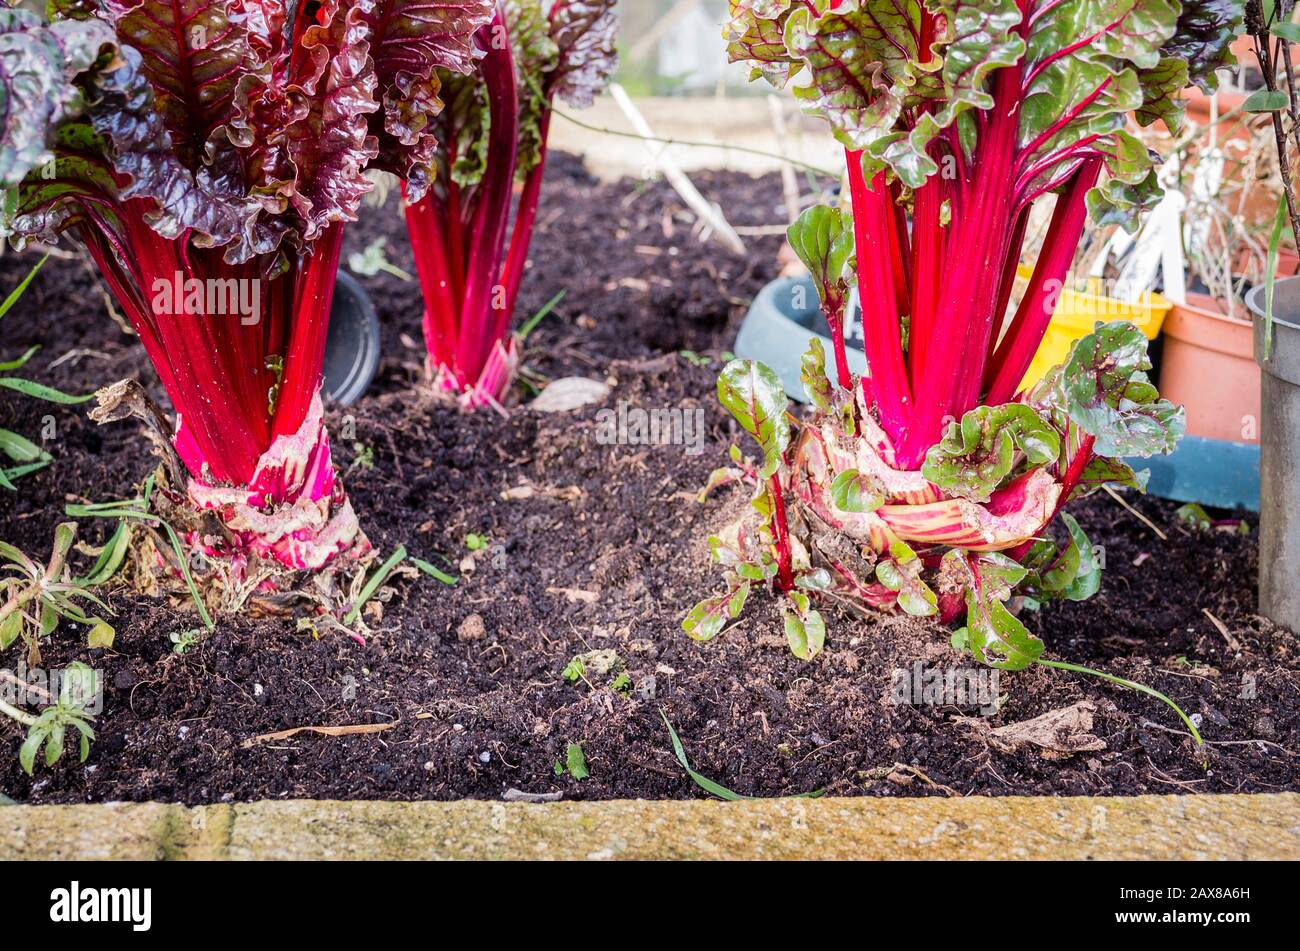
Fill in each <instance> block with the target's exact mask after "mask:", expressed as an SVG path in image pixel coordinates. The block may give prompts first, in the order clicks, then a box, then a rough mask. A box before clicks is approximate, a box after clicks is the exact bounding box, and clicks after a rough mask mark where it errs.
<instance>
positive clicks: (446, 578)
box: [411, 557, 459, 587]
mask: <svg viewBox="0 0 1300 951" xmlns="http://www.w3.org/2000/svg"><path fill="white" fill-rule="evenodd" d="M411 564H413V565H415V567H417V568H419V569H420V570H421V571H423V572H424V573H425V574H426V575H428V576H429V577H430V578H436V579H437V580H439V581H441V582H442V583H443V584H445V585H447V586H448V587H450V586H452V585H454V584H455V583H456V582H457V581H458V580H459V579H457V578H453V577H452V576H451V575H449V574H447V572H445V571H443V570H442V569H441V568H439V567H438V566H437V565H431V564H429V562H427V561H425V560H424V559H422V558H414V557H413V558H411Z"/></svg>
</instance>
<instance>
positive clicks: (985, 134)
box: [686, 0, 1242, 668]
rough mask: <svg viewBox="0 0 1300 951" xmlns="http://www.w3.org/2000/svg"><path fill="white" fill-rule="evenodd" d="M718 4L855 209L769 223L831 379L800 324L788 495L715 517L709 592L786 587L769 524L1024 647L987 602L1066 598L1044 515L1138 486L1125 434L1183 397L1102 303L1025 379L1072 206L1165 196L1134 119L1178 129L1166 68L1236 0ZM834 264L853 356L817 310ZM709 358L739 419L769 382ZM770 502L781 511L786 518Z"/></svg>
mask: <svg viewBox="0 0 1300 951" xmlns="http://www.w3.org/2000/svg"><path fill="white" fill-rule="evenodd" d="M730 13H731V17H730V21H729V24H728V27H727V30H726V35H727V40H728V43H729V47H728V48H729V52H730V55H731V58H732V60H733V61H740V62H745V63H748V64H750V65H751V66H752V67H753V76H754V77H755V78H757V77H763V78H765V79H767V80H769V81H770V82H772V83H774V84H775V85H777V86H784V85H786V84H787V83H789V82H790V81H791V80H792V79H794V78H795V77H796V76H798V77H800V82H799V83H798V84H797V85H795V87H794V93H795V95H796V97H798V98H799V99H800V100H802V101H803V102H804V103H805V105H806V107H807V109H808V111H809V112H811V113H813V114H815V115H818V116H820V117H822V118H824V119H825V120H826V121H827V122H828V123H829V124H830V126H831V128H832V130H833V131H834V134H835V136H836V137H837V139H838V140H839V141H840V142H841V143H842V144H843V146H844V149H845V155H846V158H847V161H848V174H849V186H850V187H849V191H850V198H851V213H850V212H849V211H848V210H840V209H830V208H814V209H811V210H809V211H808V212H806V213H805V214H804V215H803V217H802V218H801V219H800V220H799V221H798V222H797V223H796V224H795V225H794V226H792V227H791V229H790V235H789V237H790V243H791V245H792V247H793V248H794V250H795V251H796V252H797V253H798V254H799V256H800V257H801V258H802V259H803V261H804V263H805V264H806V265H807V267H808V269H809V271H810V272H811V275H812V279H813V282H814V284H815V285H816V287H817V290H818V293H819V294H820V296H821V300H822V304H823V310H824V311H825V314H826V317H827V320H828V322H829V324H830V331H831V340H832V343H833V347H834V351H835V352H834V355H833V369H832V371H831V373H830V378H829V379H827V374H826V364H827V362H828V361H827V357H826V355H825V353H824V352H823V350H822V348H821V347H820V346H816V345H815V346H814V347H813V349H812V350H810V351H809V354H808V355H807V356H806V357H805V359H804V372H803V379H804V385H805V389H806V390H807V392H808V394H809V396H810V398H811V401H812V403H813V411H812V413H811V415H810V416H809V418H807V419H806V420H805V421H804V422H803V423H802V425H801V426H799V427H798V432H797V433H795V434H793V435H790V436H789V437H788V448H786V449H784V450H783V451H782V453H781V456H780V459H781V466H782V467H783V468H781V469H780V470H779V471H782V472H785V473H786V476H785V479H784V491H785V492H787V493H789V494H790V495H791V497H792V498H791V499H790V500H789V503H788V504H785V505H781V504H766V503H765V504H764V506H763V508H762V509H761V512H762V513H763V526H761V527H760V535H759V536H757V540H756V542H755V543H754V544H751V545H749V546H748V547H745V548H744V550H743V551H739V550H738V548H737V546H736V544H734V539H736V538H738V537H739V538H746V537H751V536H752V533H751V535H750V536H747V535H746V534H745V533H744V532H743V531H740V530H737V529H735V528H732V529H729V530H728V531H727V532H725V533H724V534H723V535H722V536H719V538H718V539H715V540H714V541H715V544H714V546H713V552H714V558H715V560H717V561H719V562H720V563H722V564H723V565H724V566H725V567H726V568H727V570H728V573H729V578H731V579H733V580H732V581H729V590H728V594H729V595H733V594H734V592H735V591H736V590H738V587H737V584H736V582H735V581H734V579H735V578H739V579H741V580H745V579H751V580H764V581H768V580H772V579H774V578H777V579H778V580H777V583H776V584H775V585H774V587H776V588H777V589H778V590H783V591H784V590H789V588H790V585H788V584H786V583H784V582H783V581H781V580H780V579H779V578H778V574H777V572H776V571H775V570H774V569H773V568H772V567H771V565H773V564H779V561H780V557H781V555H782V552H781V550H780V548H781V547H782V546H784V548H786V549H789V550H791V551H793V552H794V553H795V555H794V558H793V563H794V579H793V580H794V588H795V589H801V588H802V589H807V590H810V591H812V592H822V593H825V594H827V595H830V596H833V597H835V598H837V599H842V600H850V601H856V602H858V603H860V604H863V605H866V606H868V607H872V608H877V609H880V608H895V609H898V610H902V611H905V612H907V613H910V614H915V615H922V616H927V615H934V616H937V617H939V618H941V619H942V620H944V621H947V620H950V619H953V618H955V617H956V616H957V615H958V614H960V613H961V612H962V611H963V610H964V613H965V623H966V626H965V628H964V629H963V630H962V631H960V632H959V637H960V639H961V640H962V643H964V644H966V645H967V646H969V648H970V649H971V651H972V652H973V653H974V654H975V655H976V657H977V658H978V659H980V660H981V661H986V662H988V663H992V664H995V665H997V666H1003V667H1008V668H1020V667H1024V666H1026V665H1028V664H1030V663H1033V662H1034V661H1036V660H1037V658H1038V656H1039V654H1040V653H1041V651H1042V648H1043V645H1042V643H1041V642H1040V641H1038V640H1037V639H1036V638H1034V637H1033V636H1032V635H1031V634H1030V633H1029V632H1028V630H1026V628H1025V627H1024V625H1023V624H1022V623H1021V622H1020V620H1019V619H1018V618H1016V617H1015V616H1014V615H1013V614H1012V613H1011V612H1010V611H1008V610H1007V608H1006V607H1005V606H1004V605H1003V602H1004V601H1005V600H1007V599H1008V598H1009V597H1010V596H1011V594H1012V592H1014V591H1016V590H1019V591H1021V592H1022V593H1025V594H1027V595H1029V596H1030V598H1031V600H1032V601H1035V602H1036V601H1041V600H1042V599H1045V598H1047V597H1066V598H1073V599H1081V598H1084V597H1087V596H1089V595H1090V594H1092V593H1093V591H1095V590H1096V585H1097V583H1098V582H1097V578H1098V573H1097V564H1096V561H1097V560H1096V558H1095V557H1094V555H1093V551H1092V547H1091V545H1090V544H1089V543H1088V541H1087V538H1086V537H1085V536H1084V535H1083V533H1082V531H1081V530H1079V528H1078V526H1077V524H1075V523H1074V522H1073V521H1072V520H1070V519H1069V518H1068V516H1067V517H1066V525H1067V528H1068V530H1069V540H1068V542H1067V543H1066V544H1065V545H1063V546H1060V547H1058V546H1056V545H1055V544H1053V543H1051V542H1050V541H1046V540H1044V538H1045V535H1046V532H1047V528H1048V525H1049V523H1050V522H1051V521H1052V519H1053V518H1054V517H1055V515H1056V514H1057V512H1058V511H1059V509H1060V508H1061V506H1062V505H1064V504H1065V502H1066V501H1067V500H1068V499H1070V498H1072V497H1075V496H1077V495H1079V494H1080V493H1083V492H1087V491H1089V490H1091V489H1094V488H1096V487H1097V486H1099V485H1100V484H1102V483H1104V482H1119V483H1122V484H1127V485H1132V486H1137V487H1140V486H1141V485H1142V484H1143V479H1142V477H1141V476H1139V475H1137V474H1135V473H1134V472H1133V470H1132V469H1130V468H1129V467H1128V466H1127V465H1126V464H1125V463H1123V462H1122V461H1120V460H1121V458H1123V457H1132V456H1149V455H1153V454H1156V453H1165V452H1170V451H1172V450H1173V448H1174V445H1175V443H1176V442H1177V440H1178V439H1179V437H1180V436H1181V435H1182V431H1183V414H1182V410H1181V409H1180V408H1178V407H1175V406H1173V405H1171V404H1170V403H1169V402H1168V401H1165V400H1162V399H1160V398H1159V395H1158V394H1157V393H1156V391H1155V388H1154V387H1153V386H1152V385H1151V383H1150V381H1149V380H1148V378H1147V375H1146V371H1147V370H1148V369H1150V362H1149V361H1148V359H1147V355H1146V340H1145V338H1144V337H1143V335H1142V333H1141V332H1140V331H1139V330H1138V329H1137V328H1136V327H1135V326H1133V325H1132V324H1130V323H1126V322H1116V323H1110V324H1105V325H1101V324H1099V325H1098V327H1097V329H1096V330H1095V332H1094V333H1092V334H1090V335H1089V336H1087V337H1085V338H1084V339H1083V340H1080V341H1079V342H1078V343H1077V344H1076V345H1075V346H1074V348H1073V350H1072V351H1071V352H1070V355H1069V357H1068V358H1067V360H1066V362H1065V363H1064V364H1063V365H1062V366H1059V367H1057V368H1055V369H1054V370H1052V371H1051V372H1050V373H1049V374H1048V375H1047V376H1046V378H1045V379H1043V380H1042V381H1041V382H1040V383H1038V384H1036V385H1035V386H1033V387H1030V388H1028V390H1026V389H1025V388H1023V387H1022V385H1021V381H1022V379H1023V378H1024V376H1025V372H1026V370H1027V368H1028V366H1029V363H1030V360H1031V359H1032V357H1033V356H1034V354H1035V352H1036V351H1037V350H1038V346H1039V344H1040V342H1041V340H1042V338H1043V334H1044V333H1045V331H1046V329H1047V326H1048V323H1049V321H1050V320H1051V317H1052V310H1053V308H1054V306H1055V301H1056V297H1057V295H1058V294H1059V291H1060V289H1061V287H1062V285H1063V283H1064V282H1065V281H1066V280H1067V276H1068V271H1069V267H1070V264H1071V261H1072V260H1073V258H1074V254H1075V250H1076V248H1077V246H1078V243H1079V240H1080V237H1081V235H1082V233H1083V229H1084V227H1085V225H1086V223H1087V219H1088V218H1089V216H1091V218H1092V219H1093V220H1094V221H1096V222H1098V223H1101V224H1113V223H1120V224H1124V225H1125V226H1127V227H1133V226H1135V225H1136V219H1137V216H1138V214H1139V213H1140V212H1141V211H1142V210H1143V209H1145V208H1147V207H1150V206H1151V205H1152V204H1153V202H1154V201H1156V200H1158V198H1159V191H1160V190H1159V187H1158V185H1157V183H1156V176H1155V163H1156V161H1157V160H1158V157H1157V156H1154V155H1152V154H1150V153H1149V152H1148V150H1147V149H1146V147H1145V146H1144V145H1142V143H1141V142H1140V141H1139V140H1138V138H1137V137H1136V136H1135V135H1134V134H1133V133H1132V131H1130V123H1131V121H1132V117H1134V116H1136V120H1137V121H1138V122H1141V123H1143V124H1149V123H1151V122H1153V121H1155V120H1156V119H1162V120H1164V121H1165V122H1166V123H1167V124H1168V125H1169V126H1170V127H1171V128H1175V129H1176V128H1177V126H1178V124H1179V122H1180V120H1181V116H1182V104H1181V102H1180V101H1179V100H1178V99H1177V98H1176V97H1177V95H1178V92H1179V90H1181V89H1183V88H1184V87H1186V86H1188V85H1189V84H1190V83H1192V82H1196V83H1199V84H1201V85H1202V86H1204V87H1210V86H1212V84H1213V82H1214V70H1215V69H1216V68H1217V67H1219V66H1222V65H1224V64H1225V63H1227V62H1230V61H1231V57H1230V54H1229V52H1228V44H1229V42H1230V41H1231V39H1232V37H1233V35H1234V33H1235V28H1234V25H1235V24H1239V23H1240V20H1241V15H1242V10H1241V2H1240V0H1123V2H1100V0H978V2H976V0H924V2H922V0H731V4H730ZM1049 196H1050V197H1049ZM1041 201H1054V203H1055V205H1054V210H1053V212H1052V217H1051V223H1050V226H1049V228H1048V230H1047V234H1046V241H1045V243H1044V246H1043V248H1042V251H1041V252H1040V253H1039V255H1038V258H1037V260H1036V261H1035V262H1033V269H1032V276H1031V278H1030V279H1029V281H1028V287H1027V289H1026V291H1025V294H1024V296H1023V298H1022V299H1021V301H1020V303H1019V304H1018V306H1017V307H1016V308H1015V310H1014V313H1013V314H1011V315H1007V311H1008V309H1009V302H1010V299H1011V294H1012V286H1013V282H1014V280H1015V277H1016V269H1017V266H1018V265H1019V264H1020V259H1021V251H1022V244H1023V241H1024V236H1025V230H1026V223H1027V221H1028V218H1029V214H1030V212H1031V210H1032V209H1033V207H1034V206H1035V205H1036V203H1038V202H1041ZM853 262H855V263H853ZM855 280H856V283H857V285H858V288H859V290H860V292H861V293H860V299H861V302H862V323H863V335H864V338H865V340H864V348H865V354H866V360H867V367H868V371H867V374H866V375H865V376H863V377H862V378H861V379H854V378H852V377H851V375H850V374H849V373H848V369H847V360H846V357H845V353H844V339H843V334H842V332H840V329H839V326H840V324H841V322H842V320H843V311H844V301H845V299H846V296H847V293H848V290H849V287H850V285H851V283H852V282H853V281H855ZM723 377H724V379H745V380H751V381H754V386H753V387H751V389H753V390H754V391H755V392H753V393H751V394H749V396H748V398H747V400H745V401H744V403H743V404H738V403H737V401H735V400H728V399H727V398H724V399H723V403H724V405H725V406H726V407H727V408H728V409H729V410H731V411H732V412H733V414H735V415H736V416H737V419H739V420H740V422H741V423H742V425H743V426H744V428H746V429H747V430H749V431H750V432H751V434H753V433H754V432H755V430H754V428H753V427H752V426H751V425H750V424H749V420H750V419H752V418H753V415H754V414H753V413H752V411H751V410H749V409H748V407H750V406H753V405H764V404H766V403H771V402H772V401H776V400H778V398H779V399H780V400H781V401H783V399H784V395H783V394H781V393H780V384H779V383H778V382H776V380H775V377H774V376H771V375H770V374H764V373H762V372H761V371H760V370H759V369H757V368H756V367H755V366H754V365H753V364H751V363H749V362H747V361H736V362H734V363H733V364H732V365H730V366H728V367H727V368H726V370H725V371H724V373H723ZM764 390H766V391H764ZM760 391H763V392H760ZM738 408H739V409H740V410H741V411H740V412H738ZM755 438H757V439H758V441H759V443H760V445H761V446H762V447H763V448H764V451H765V453H766V454H767V455H768V457H769V458H770V456H771V454H770V451H769V446H768V444H767V443H765V442H764V440H763V439H762V438H761V437H760V435H756V436H755ZM781 491H782V489H781V488H779V487H778V486H777V485H776V484H772V485H770V487H768V488H767V489H766V490H765V492H764V494H765V495H770V494H778V495H779V494H780V493H781ZM769 511H777V512H782V511H783V512H784V516H785V517H784V518H782V519H781V522H782V523H784V524H786V525H788V526H789V528H788V537H787V533H786V532H784V531H780V532H779V531H777V529H778V528H781V526H773V524H772V523H773V520H772V518H771V517H770V515H768V514H767V513H768V512H769ZM726 539H730V540H733V541H731V542H727V541H725V540H726ZM760 543H761V544H760ZM764 545H766V547H764ZM735 604H736V602H735V599H734V596H733V597H731V598H729V599H728V600H724V601H722V602H717V601H716V599H712V600H710V601H706V602H703V603H702V605H701V606H699V607H697V609H696V611H694V612H692V614H691V616H689V617H688V618H687V620H686V627H687V629H688V631H690V632H691V633H693V634H694V635H696V636H701V635H703V636H712V635H713V634H716V633H717V631H718V630H719V629H721V627H722V626H723V624H725V621H726V620H727V619H728V618H730V617H734V616H735V613H734V612H732V610H731V608H732V607H733V606H735ZM737 610H738V609H737ZM788 610H790V611H793V612H795V613H796V614H798V615H799V616H801V617H805V618H806V617H807V616H808V614H809V612H808V611H807V610H801V604H800V603H793V604H792V605H791V606H790V607H789V609H788ZM812 613H815V612H812ZM793 643H794V641H793V640H792V644H793Z"/></svg>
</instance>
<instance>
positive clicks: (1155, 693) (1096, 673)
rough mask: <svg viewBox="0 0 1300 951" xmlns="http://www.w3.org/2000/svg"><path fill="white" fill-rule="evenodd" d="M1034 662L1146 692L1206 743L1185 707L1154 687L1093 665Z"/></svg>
mask: <svg viewBox="0 0 1300 951" xmlns="http://www.w3.org/2000/svg"><path fill="white" fill-rule="evenodd" d="M1034 663H1036V664H1040V665H1042V666H1043V667H1055V668H1056V669H1057V670H1068V671H1071V672H1072V673H1076V674H1088V675H1089V676H1091V677H1099V678H1101V679H1102V680H1108V681H1110V682H1111V683H1113V684H1118V685H1119V686H1121V687H1128V689H1129V690H1136V691H1137V692H1138V693H1144V694H1146V695H1147V696H1148V697H1155V698H1156V699H1157V700H1159V701H1160V702H1161V703H1164V704H1167V705H1168V706H1169V707H1171V708H1173V711H1174V713H1176V714H1178V716H1179V717H1180V718H1181V719H1182V721H1183V723H1184V724H1186V726H1187V729H1189V730H1191V731H1192V738H1193V739H1194V740H1196V745H1197V746H1204V745H1205V741H1204V740H1203V739H1201V734H1200V731H1199V730H1197V729H1196V724H1195V723H1193V722H1192V720H1191V718H1190V717H1189V716H1188V715H1187V714H1186V713H1184V712H1183V708H1182V707H1180V706H1179V705H1178V704H1176V703H1174V702H1173V701H1172V700H1170V699H1169V698H1168V697H1166V696H1165V695H1164V694H1162V693H1161V692H1160V691H1159V690H1156V689H1155V688H1154V687H1148V686H1147V685H1146V684H1140V683H1138V682H1137V681H1136V680H1125V679H1124V678H1123V677H1116V676H1115V675H1114V674H1108V673H1106V672H1105V671H1104V670H1093V669H1092V668H1091V667H1083V666H1081V665H1079V664H1069V663H1066V662H1065V661H1063V660H1043V658H1041V657H1040V658H1038V660H1036V661H1035V662H1034Z"/></svg>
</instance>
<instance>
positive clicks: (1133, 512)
mask: <svg viewBox="0 0 1300 951" xmlns="http://www.w3.org/2000/svg"><path fill="white" fill-rule="evenodd" d="M1102 488H1103V489H1105V490H1106V492H1107V493H1108V494H1109V495H1110V497H1111V498H1112V499H1114V500H1115V501H1116V502H1118V503H1119V504H1120V505H1122V506H1124V508H1126V509H1128V513H1129V514H1130V515H1132V516H1133V517H1134V518H1136V519H1137V520H1138V521H1139V522H1141V523H1142V524H1143V525H1145V526H1146V527H1147V528H1149V529H1151V531H1153V532H1155V533H1156V534H1157V535H1158V536H1160V540H1161V541H1162V542H1167V541H1169V536H1168V535H1166V534H1165V533H1164V532H1162V531H1161V530H1160V529H1159V528H1158V527H1157V526H1156V524H1155V522H1153V521H1151V519H1149V518H1147V517H1146V516H1145V515H1143V514H1142V513H1141V512H1139V511H1138V510H1137V509H1135V508H1134V507H1133V506H1131V505H1129V504H1128V503H1127V502H1125V501H1124V497H1123V496H1122V495H1120V494H1119V493H1118V492H1116V491H1115V490H1114V489H1112V488H1111V487H1110V486H1108V485H1102Z"/></svg>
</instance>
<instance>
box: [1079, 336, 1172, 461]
mask: <svg viewBox="0 0 1300 951" xmlns="http://www.w3.org/2000/svg"><path fill="white" fill-rule="evenodd" d="M1149 369H1151V361H1150V359H1148V357H1147V340H1146V337H1145V336H1143V334H1142V331H1140V330H1138V328H1137V327H1136V326H1135V325H1134V324H1133V323H1131V322H1129V321H1113V322H1111V323H1108V324H1102V323H1098V324H1097V326H1096V329H1095V330H1094V331H1093V332H1092V333H1091V334H1089V335H1088V336H1086V337H1084V338H1082V339H1081V340H1078V341H1076V342H1075V343H1074V345H1073V346H1072V347H1071V349H1070V355H1069V357H1068V358H1067V359H1066V362H1065V364H1064V366H1063V367H1062V370H1061V374H1060V377H1059V394H1058V396H1059V399H1060V401H1061V405H1062V406H1063V407H1064V409H1065V411H1066V413H1067V415H1068V416H1069V418H1070V421H1071V422H1073V423H1074V424H1075V425H1077V426H1078V427H1079V428H1080V429H1081V430H1083V431H1084V432H1085V433H1088V434H1089V435H1090V436H1093V437H1094V438H1095V439H1096V443H1095V445H1094V447H1093V448H1094V451H1095V452H1096V453H1097V454H1098V455H1100V456H1112V457H1123V456H1153V455H1156V454H1157V453H1170V452H1173V450H1174V447H1175V446H1176V445H1177V443H1178V440H1179V439H1181V438H1182V436H1183V431H1184V430H1185V428H1186V414H1185V413H1184V411H1183V408H1182V407H1181V406H1175V405H1174V404H1173V403H1171V402H1169V401H1168V400H1164V399H1161V398H1160V394H1159V393H1157V392H1156V388H1155V387H1154V386H1153V385H1152V384H1151V381H1150V380H1149V379H1148V377H1147V375H1146V371H1147V370H1149Z"/></svg>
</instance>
